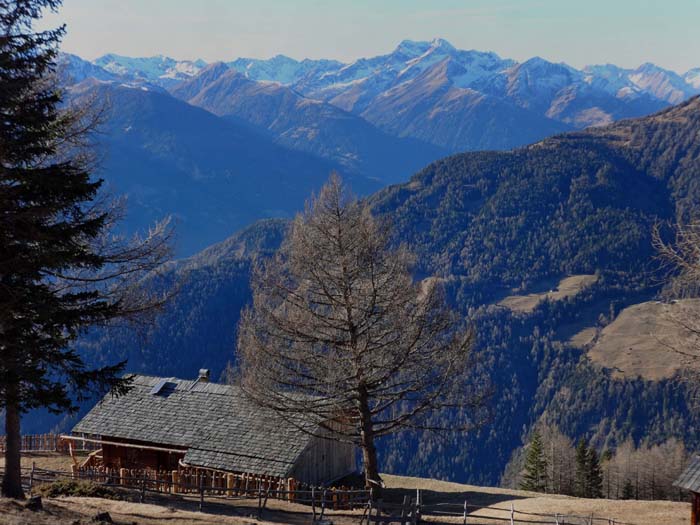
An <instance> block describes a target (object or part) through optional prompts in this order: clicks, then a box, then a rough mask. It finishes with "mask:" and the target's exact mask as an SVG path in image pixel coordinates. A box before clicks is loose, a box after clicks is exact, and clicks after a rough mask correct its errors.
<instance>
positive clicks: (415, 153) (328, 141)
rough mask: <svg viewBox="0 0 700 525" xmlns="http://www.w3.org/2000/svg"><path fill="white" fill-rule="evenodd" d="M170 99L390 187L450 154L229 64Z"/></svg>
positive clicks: (179, 88) (179, 87) (180, 87)
mask: <svg viewBox="0 0 700 525" xmlns="http://www.w3.org/2000/svg"><path fill="white" fill-rule="evenodd" d="M170 93H171V94H173V95H174V96H175V97H177V98H179V99H181V100H184V101H186V102H188V103H189V104H191V105H193V106H197V107H201V108H203V109H206V110H207V111H209V112H211V113H213V114H214V115H217V116H220V117H225V118H228V119H235V120H236V121H240V122H246V123H247V124H250V125H253V126H255V127H256V128H257V129H259V130H261V131H264V132H268V133H270V134H271V135H272V137H274V139H275V140H276V141H277V142H278V143H279V144H281V145H283V146H285V147H288V148H291V149H294V150H297V151H303V152H306V153H311V154H313V155H316V156H318V157H321V158H324V159H327V160H330V161H333V162H337V163H338V164H339V165H341V166H343V168H344V169H345V170H347V172H348V173H358V174H360V173H361V174H363V175H365V176H369V177H372V178H376V179H377V180H381V181H383V182H385V183H395V182H403V181H404V180H405V179H406V177H407V176H409V175H410V174H411V173H414V172H415V171H417V170H419V169H420V168H422V167H423V166H425V165H426V164H428V163H429V162H431V161H433V160H435V159H437V158H440V157H443V156H445V155H447V154H448V151H447V150H443V149H441V148H439V147H437V146H433V145H430V144H429V143H428V142H421V141H419V140H415V139H411V138H399V137H397V136H395V135H391V134H388V133H386V132H383V131H381V130H380V129H378V128H377V127H375V126H373V125H372V124H370V123H369V122H368V121H366V120H365V119H363V118H362V117H360V116H358V115H355V114H353V113H349V112H347V111H344V110H342V109H341V108H339V107H337V106H334V105H332V104H329V103H327V102H323V101H319V100H314V99H311V98H307V97H305V96H303V95H301V94H300V93H298V92H297V91H295V90H294V89H292V88H291V87H289V86H285V85H282V84H278V83H273V82H256V81H253V80H250V79H248V78H246V77H245V76H244V75H243V74H241V73H239V72H237V71H236V70H234V69H229V68H228V67H227V66H226V65H224V64H223V63H215V64H211V65H209V66H207V67H206V68H204V69H203V70H202V71H201V72H200V73H199V74H198V75H197V76H195V77H193V78H191V79H189V80H187V81H184V82H181V83H180V84H178V85H176V86H174V87H173V88H171V89H170Z"/></svg>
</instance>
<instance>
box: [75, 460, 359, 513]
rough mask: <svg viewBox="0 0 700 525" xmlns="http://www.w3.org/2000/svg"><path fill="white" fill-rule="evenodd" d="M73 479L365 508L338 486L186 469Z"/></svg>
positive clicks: (84, 470)
mask: <svg viewBox="0 0 700 525" xmlns="http://www.w3.org/2000/svg"><path fill="white" fill-rule="evenodd" d="M72 476H73V477H74V478H78V479H87V480H90V481H94V482H97V483H105V484H110V485H118V486H122V487H129V488H137V489H140V490H142V491H148V492H158V493H162V494H196V495H200V496H202V497H203V496H204V495H205V494H206V495H207V496H209V497H222V498H244V499H247V498H264V499H265V500H267V499H281V500H285V501H289V502H292V503H302V504H308V505H312V506H315V505H318V506H319V508H325V507H326V506H327V507H328V508H330V509H333V510H352V509H355V508H364V507H365V506H366V504H367V500H368V498H369V492H368V491H366V490H352V489H351V488H349V487H345V486H339V487H332V488H323V487H313V486H311V485H307V484H304V483H301V482H299V481H297V480H295V479H294V478H280V477H275V476H264V475H262V476H260V475H254V474H233V473H226V472H219V471H212V470H208V469H198V468H194V467H185V468H180V469H178V470H154V469H149V468H147V469H127V468H110V467H104V466H97V467H93V466H87V465H85V466H73V467H72Z"/></svg>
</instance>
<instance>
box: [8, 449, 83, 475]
mask: <svg viewBox="0 0 700 525" xmlns="http://www.w3.org/2000/svg"><path fill="white" fill-rule="evenodd" d="M76 457H77V459H78V461H80V462H82V461H83V460H84V459H85V458H86V457H87V452H77V453H76ZM32 463H36V466H37V467H39V468H43V469H46V470H65V471H67V472H70V466H71V465H72V464H73V461H71V458H70V456H69V455H67V454H58V453H56V452H26V453H24V454H22V467H24V468H31V466H32ZM4 467H5V457H4V456H3V455H2V454H0V468H4Z"/></svg>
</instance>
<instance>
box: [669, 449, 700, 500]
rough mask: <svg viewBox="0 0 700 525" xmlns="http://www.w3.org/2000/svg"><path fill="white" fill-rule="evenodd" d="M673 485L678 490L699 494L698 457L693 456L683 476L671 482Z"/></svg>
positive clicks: (699, 463)
mask: <svg viewBox="0 0 700 525" xmlns="http://www.w3.org/2000/svg"><path fill="white" fill-rule="evenodd" d="M673 485H674V486H676V487H678V488H680V489H685V490H689V491H691V492H698V493H700V456H694V457H693V459H691V460H690V464H689V465H688V467H687V468H686V469H685V470H684V471H683V474H681V475H680V477H679V478H678V479H677V480H676V481H674V482H673Z"/></svg>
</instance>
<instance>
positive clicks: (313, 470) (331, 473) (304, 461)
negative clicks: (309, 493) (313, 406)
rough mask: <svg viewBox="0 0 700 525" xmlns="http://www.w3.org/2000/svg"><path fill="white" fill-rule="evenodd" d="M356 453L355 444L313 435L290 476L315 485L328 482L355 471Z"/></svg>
mask: <svg viewBox="0 0 700 525" xmlns="http://www.w3.org/2000/svg"><path fill="white" fill-rule="evenodd" d="M356 454H357V449H356V447H355V445H352V444H350V443H342V442H338V441H335V440H331V439H324V438H321V437H313V438H311V440H310V442H309V445H308V446H307V447H306V449H304V452H302V454H301V455H300V456H299V458H298V459H297V461H296V462H295V463H294V466H293V467H292V471H291V473H290V476H291V477H293V478H295V479H298V480H299V481H302V482H304V483H311V484H313V485H320V484H324V483H328V482H330V481H333V480H336V479H338V478H341V477H343V476H345V475H347V474H350V473H352V472H354V471H355V469H356V466H357V465H356V461H355V459H356Z"/></svg>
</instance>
